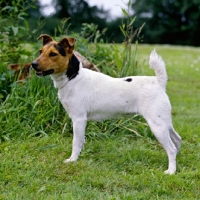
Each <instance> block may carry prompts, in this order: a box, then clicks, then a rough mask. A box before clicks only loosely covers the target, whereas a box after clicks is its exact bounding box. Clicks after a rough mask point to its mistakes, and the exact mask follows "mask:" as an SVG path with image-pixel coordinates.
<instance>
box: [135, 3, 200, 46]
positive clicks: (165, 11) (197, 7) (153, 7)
mask: <svg viewBox="0 0 200 200" xmlns="http://www.w3.org/2000/svg"><path fill="white" fill-rule="evenodd" d="M132 9H133V10H134V13H135V15H137V16H140V18H139V19H138V23H142V22H144V21H145V22H146V26H145V28H144V30H143V33H144V35H145V40H144V41H145V43H152V44H155V43H156V44H179V45H194V46H199V45H200V40H198V37H199V34H200V29H199V27H200V4H199V1H198V0H190V1H188V0H184V1H169V0H163V1H151V2H150V3H147V1H146V0H135V1H133V3H132Z"/></svg>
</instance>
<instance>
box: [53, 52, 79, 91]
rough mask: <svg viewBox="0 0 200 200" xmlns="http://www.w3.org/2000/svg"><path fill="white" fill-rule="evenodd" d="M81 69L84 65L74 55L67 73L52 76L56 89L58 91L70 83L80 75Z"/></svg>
mask: <svg viewBox="0 0 200 200" xmlns="http://www.w3.org/2000/svg"><path fill="white" fill-rule="evenodd" d="M80 67H82V63H81V62H79V60H78V59H77V58H76V56H75V55H74V54H73V55H72V57H71V60H70V61H69V68H68V69H67V71H65V72H62V73H59V74H52V75H50V76H51V79H52V80H53V82H54V87H55V88H58V89H61V88H63V87H64V86H65V85H66V84H67V83H68V82H69V81H71V80H72V79H74V78H75V77H76V76H77V75H78V73H79V70H80Z"/></svg>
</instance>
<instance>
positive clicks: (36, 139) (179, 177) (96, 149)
mask: <svg viewBox="0 0 200 200" xmlns="http://www.w3.org/2000/svg"><path fill="white" fill-rule="evenodd" d="M153 48H156V50H157V52H158V53H159V54H160V55H162V57H163V59H164V61H165V63H166V67H167V73H168V79H169V81H168V84H167V93H168V95H169V97H170V100H171V104H172V107H173V111H172V117H173V124H174V128H175V129H176V131H177V132H178V133H179V134H180V135H181V137H182V139H183V142H182V148H181V152H180V154H179V155H178V156H177V172H176V174H174V175H165V174H164V173H163V172H164V170H166V169H167V156H166V154H165V151H164V150H163V148H162V147H161V146H160V145H159V144H158V142H157V140H156V139H155V138H154V136H153V135H152V134H151V133H150V130H149V128H148V126H146V124H145V122H144V120H143V119H141V118H139V117H138V116H137V117H136V122H135V123H134V124H132V122H133V121H134V119H132V120H130V121H129V120H127V121H126V120H125V122H124V121H123V120H117V121H116V120H114V121H113V120H112V121H108V122H107V121H106V122H103V123H94V122H90V123H89V124H88V127H87V133H86V144H85V147H84V149H83V151H82V153H81V155H80V158H79V160H78V161H77V162H75V163H70V164H64V163H63V161H64V160H65V159H66V158H68V157H69V155H70V153H71V143H72V128H71V123H70V120H69V119H68V117H67V115H66V117H64V119H62V118H59V117H60V114H59V112H64V111H63V109H62V107H61V106H60V104H59V102H58V100H55V101H52V102H51V101H47V102H46V101H42V98H44V96H48V94H47V93H48V92H50V91H51V90H54V89H53V86H49V85H48V86H47V87H50V89H51V90H50V89H49V90H48V89H46V90H45V92H44V91H43V92H41V93H38V94H37V95H36V96H31V95H30V97H29V98H28V99H26V100H24V99H20V100H21V101H19V102H20V103H19V102H18V103H15V102H13V109H15V110H14V112H15V113H19V115H24V119H23V120H21V118H20V120H19V118H18V117H16V116H17V114H16V116H15V117H12V116H13V114H10V115H9V114H8V115H7V117H6V118H5V121H4V122H3V125H1V127H0V131H1V132H5V131H7V132H16V137H14V138H13V139H7V140H6V141H3V142H2V143H1V144H0V160H1V163H0V200H1V199H2V200H3V199H5V200H22V199H26V200H29V199H30V200H36V199H37V200H54V199H55V200H66V199H72V200H74V199H75V200H79V199H80V200H88V199H91V200H94V199H97V200H111V199H113V200H114V199H115V200H118V199H127V200H128V199H130V200H132V199H144V200H146V199H152V200H155V199H162V200H164V199H170V200H171V199H181V200H183V199H191V200H192V199H200V162H199V160H200V106H199V102H200V92H199V91H200V49H199V48H193V47H181V46H168V45H162V46H161V45H139V46H138V50H139V59H140V61H141V63H143V62H144V65H143V66H142V72H141V74H142V75H154V72H153V70H151V69H149V67H148V57H149V54H150V52H151V50H152V49H153ZM34 78H35V77H34ZM40 81H42V80H40ZM49 83H50V82H49ZM28 86H29V87H32V86H31V85H30V84H29V85H28ZM32 88H33V87H32ZM32 90H33V89H32ZM54 91H55V90H54ZM51 95H52V94H51ZM55 98H56V96H55ZM16 101H17V100H16ZM11 103H12V102H11ZM14 104H15V105H14ZM21 104H23V105H24V107H23V109H21V110H19V109H18V108H19V107H18V106H19V105H21ZM31 104H33V105H34V107H33V108H34V109H33V110H30V108H29V107H31ZM3 106H5V105H2V106H1V107H0V115H3V113H6V112H7V113H8V112H11V111H10V110H6V109H4V107H3ZM38 107H40V111H38V110H36V109H37V108H38ZM46 107H47V108H48V107H49V111H50V112H48V113H43V112H42V109H45V108H46ZM20 108H21V107H20ZM26 110H30V112H31V116H32V117H33V118H34V119H35V120H32V119H30V117H28V116H29V115H26V114H25V113H26V112H27V111H26ZM58 111H59V112H58ZM52 112H53V113H54V114H53V115H52ZM51 116H53V117H51ZM48 117H49V119H48V122H49V123H50V122H51V123H52V122H53V124H55V125H54V126H53V127H50V126H49V128H48V126H47V128H44V127H43V126H41V127H39V128H37V129H38V130H32V126H31V125H35V124H37V120H38V121H41V120H44V118H45V119H47V118H48ZM137 120H140V121H139V123H138V122H137ZM18 121H20V123H21V124H23V127H21V126H19V123H18ZM61 122H62V124H65V125H64V126H63V125H60V124H61ZM64 122H66V123H64ZM44 123H47V122H46V121H44ZM135 124H136V125H137V127H136V126H135V127H134V125H135ZM127 126H128V129H129V130H135V131H137V133H139V135H140V136H137V135H136V134H135V132H132V131H128V130H127V128H126V127H127ZM25 132H27V133H28V132H30V133H31V132H32V134H29V135H28V134H24V133H25ZM48 133H50V134H48ZM27 135H28V136H27ZM17 136H18V137H17Z"/></svg>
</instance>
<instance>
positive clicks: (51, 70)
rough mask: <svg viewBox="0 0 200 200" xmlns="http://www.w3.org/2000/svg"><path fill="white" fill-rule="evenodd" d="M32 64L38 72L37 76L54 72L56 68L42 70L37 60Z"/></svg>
mask: <svg viewBox="0 0 200 200" xmlns="http://www.w3.org/2000/svg"><path fill="white" fill-rule="evenodd" d="M31 66H32V68H33V69H34V70H35V73H36V75H37V76H46V75H50V74H52V73H53V72H54V69H49V70H46V71H42V70H40V69H39V65H38V62H37V61H34V62H32V63H31Z"/></svg>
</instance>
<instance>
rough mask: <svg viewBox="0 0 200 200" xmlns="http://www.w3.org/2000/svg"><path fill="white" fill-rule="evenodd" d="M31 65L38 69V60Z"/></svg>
mask: <svg viewBox="0 0 200 200" xmlns="http://www.w3.org/2000/svg"><path fill="white" fill-rule="evenodd" d="M31 66H32V68H33V69H35V70H36V69H37V68H38V62H37V61H33V62H32V63H31Z"/></svg>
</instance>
